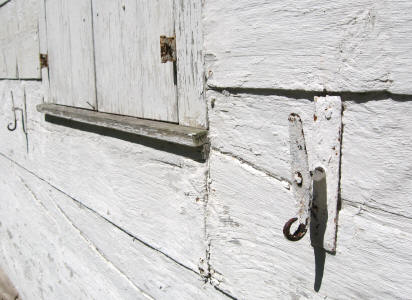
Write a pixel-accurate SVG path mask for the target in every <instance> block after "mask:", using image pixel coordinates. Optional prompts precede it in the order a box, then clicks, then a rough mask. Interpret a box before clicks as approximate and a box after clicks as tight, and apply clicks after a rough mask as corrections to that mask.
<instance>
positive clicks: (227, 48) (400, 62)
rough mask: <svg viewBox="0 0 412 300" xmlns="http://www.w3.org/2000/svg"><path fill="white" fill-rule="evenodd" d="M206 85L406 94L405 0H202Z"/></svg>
mask: <svg viewBox="0 0 412 300" xmlns="http://www.w3.org/2000/svg"><path fill="white" fill-rule="evenodd" d="M204 10H205V13H204V15H205V19H204V20H205V22H204V24H205V29H204V31H205V48H206V49H207V52H206V61H207V68H208V75H209V80H208V84H209V85H211V86H217V87H234V88H270V89H288V90H292V89H297V90H315V91H322V90H324V89H326V90H328V91H356V92H360V91H371V90H388V91H391V92H393V93H406V94H411V93H412V76H411V72H412V71H411V70H412V68H411V65H412V57H411V55H410V49H411V48H412V41H411V39H410V36H411V34H412V17H411V11H412V3H411V1H408V0H396V1H390V2H388V1H384V0H379V1H375V0H361V1H359V0H351V1H325V0H322V1H313V0H304V1H298V2H296V1H293V0H290V1H282V2H279V3H278V2H276V3H274V2H270V1H266V0H253V1H249V0H242V1H238V0H230V1H219V0H211V1H206V2H205V8H204Z"/></svg>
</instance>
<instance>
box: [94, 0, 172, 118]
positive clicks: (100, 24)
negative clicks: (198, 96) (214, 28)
mask: <svg viewBox="0 0 412 300" xmlns="http://www.w3.org/2000/svg"><path fill="white" fill-rule="evenodd" d="M93 30H94V43H95V58H96V74H97V75H96V84H97V99H98V110H99V111H103V112H109V113H116V114H123V115H131V116H135V117H141V118H148V119H155V120H163V121H170V122H178V112H177V97H176V86H175V83H174V66H173V63H171V62H168V63H161V59H160V36H161V35H166V36H173V35H174V21H173V1H172V0H150V1H148V0H124V1H103V0H93Z"/></svg>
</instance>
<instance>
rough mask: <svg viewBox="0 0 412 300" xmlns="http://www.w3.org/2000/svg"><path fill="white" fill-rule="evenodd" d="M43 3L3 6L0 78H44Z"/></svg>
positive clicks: (17, 1)
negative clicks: (40, 22) (40, 35)
mask: <svg viewBox="0 0 412 300" xmlns="http://www.w3.org/2000/svg"><path fill="white" fill-rule="evenodd" d="M39 1H40V0H14V1H10V2H7V1H3V3H0V5H2V6H1V7H0V20H1V24H2V25H1V26H0V78H8V79H18V78H20V79H37V78H40V64H39V38H38V28H37V25H38V16H39V11H40V7H39V6H40V2H39Z"/></svg>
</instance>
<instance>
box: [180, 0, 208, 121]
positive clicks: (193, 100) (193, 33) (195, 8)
mask: <svg viewBox="0 0 412 300" xmlns="http://www.w3.org/2000/svg"><path fill="white" fill-rule="evenodd" d="M174 1H175V16H176V17H175V18H176V44H177V49H176V50H177V91H178V101H179V124H181V125H186V126H192V127H198V128H207V127H208V124H207V117H206V113H207V107H206V100H205V96H204V59H203V26H202V1H201V0H174Z"/></svg>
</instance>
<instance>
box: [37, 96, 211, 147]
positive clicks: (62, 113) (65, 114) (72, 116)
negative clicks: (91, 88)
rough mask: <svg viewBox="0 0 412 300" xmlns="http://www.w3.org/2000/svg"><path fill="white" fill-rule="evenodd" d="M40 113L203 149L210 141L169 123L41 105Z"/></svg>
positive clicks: (198, 132)
mask: <svg viewBox="0 0 412 300" xmlns="http://www.w3.org/2000/svg"><path fill="white" fill-rule="evenodd" d="M37 110H38V111H39V112H43V113H46V114H49V115H52V116H56V117H61V118H65V119H69V120H74V121H80V122H84V123H88V124H93V125H97V126H102V127H105V128H112V129H117V130H120V131H124V132H129V133H133V134H138V135H142V136H147V137H151V138H155V139H159V140H163V141H167V142H172V143H176V144H182V145H186V146H190V147H199V146H201V145H203V144H204V143H206V141H207V130H204V129H198V128H193V127H187V126H181V125H176V124H171V123H166V122H159V121H152V120H145V119H139V118H135V117H129V116H119V115H114V114H107V113H102V112H95V111H91V110H86V109H80V108H74V107H67V106H62V105H56V104H40V105H38V106H37Z"/></svg>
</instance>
